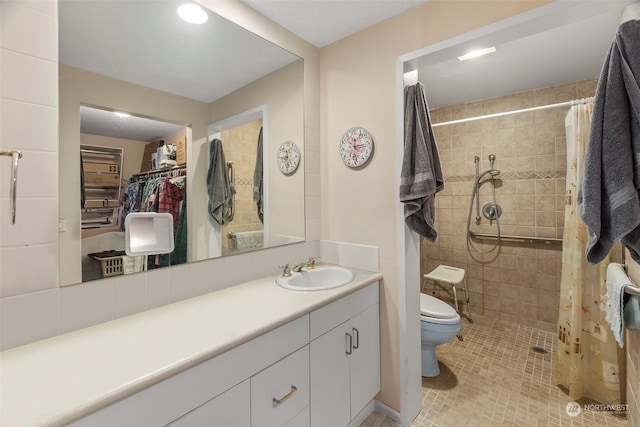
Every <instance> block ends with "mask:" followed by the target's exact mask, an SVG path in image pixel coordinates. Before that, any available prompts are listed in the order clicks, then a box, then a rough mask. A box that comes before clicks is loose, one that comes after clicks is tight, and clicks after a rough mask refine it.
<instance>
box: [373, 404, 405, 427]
mask: <svg viewBox="0 0 640 427" xmlns="http://www.w3.org/2000/svg"><path fill="white" fill-rule="evenodd" d="M374 402H375V409H376V411H378V412H380V413H381V414H382V415H384V416H385V417H387V418H391V419H392V420H393V421H395V422H397V423H399V424H402V423H401V422H400V412H398V411H396V410H395V409H393V408H390V407H389V406H387V405H385V404H384V403H382V402H380V401H378V400H375V401H374Z"/></svg>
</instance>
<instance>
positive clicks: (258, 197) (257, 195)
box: [253, 128, 264, 222]
mask: <svg viewBox="0 0 640 427" xmlns="http://www.w3.org/2000/svg"><path fill="white" fill-rule="evenodd" d="M263 180H264V175H263V172H262V128H260V135H259V136H258V147H257V153H256V166H255V168H254V169H253V201H254V202H256V208H257V209H258V218H260V222H263V221H264V220H263V218H264V208H263V203H262V201H263V197H264V196H263V194H264V188H263Z"/></svg>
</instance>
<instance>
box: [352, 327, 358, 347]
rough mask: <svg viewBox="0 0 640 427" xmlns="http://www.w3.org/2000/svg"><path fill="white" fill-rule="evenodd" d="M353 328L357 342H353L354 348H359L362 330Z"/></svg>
mask: <svg viewBox="0 0 640 427" xmlns="http://www.w3.org/2000/svg"><path fill="white" fill-rule="evenodd" d="M351 330H352V331H353V337H354V341H355V343H354V344H353V348H355V349H357V348H359V347H360V331H359V330H357V329H356V328H351Z"/></svg>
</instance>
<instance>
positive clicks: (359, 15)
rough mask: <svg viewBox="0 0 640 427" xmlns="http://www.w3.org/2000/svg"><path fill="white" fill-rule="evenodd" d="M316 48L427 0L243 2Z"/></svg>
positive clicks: (275, 0)
mask: <svg viewBox="0 0 640 427" xmlns="http://www.w3.org/2000/svg"><path fill="white" fill-rule="evenodd" d="M241 1H242V2H243V3H246V4H247V5H248V6H250V7H251V8H253V9H255V10H257V11H258V12H260V13H261V14H262V15H264V16H266V17H268V18H271V19H272V20H274V21H275V22H277V23H278V24H280V25H282V26H283V27H285V28H286V29H288V30H289V31H291V32H292V33H294V34H297V35H298V36H300V37H301V38H303V39H305V40H306V41H308V42H309V43H311V44H313V45H315V46H316V47H324V46H327V45H329V44H331V43H333V42H336V41H338V40H341V39H343V38H345V37H347V36H350V35H352V34H355V33H357V32H358V31H361V30H363V29H365V28H367V27H370V26H372V25H374V24H377V23H379V22H382V21H384V20H385V19H388V18H391V17H392V16H395V15H398V14H400V13H402V12H404V11H406V10H409V9H411V8H414V7H416V6H419V5H421V4H423V3H426V2H427V1H428V0H241Z"/></svg>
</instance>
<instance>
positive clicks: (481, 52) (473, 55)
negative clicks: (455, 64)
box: [458, 46, 496, 61]
mask: <svg viewBox="0 0 640 427" xmlns="http://www.w3.org/2000/svg"><path fill="white" fill-rule="evenodd" d="M495 51H496V47H495V46H491V47H488V48H486V49H478V50H472V51H471V52H468V53H466V54H464V55H462V56H458V59H459V60H460V61H466V60H467V59H471V58H477V57H478V56H482V55H486V54H488V53H492V52H495Z"/></svg>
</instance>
